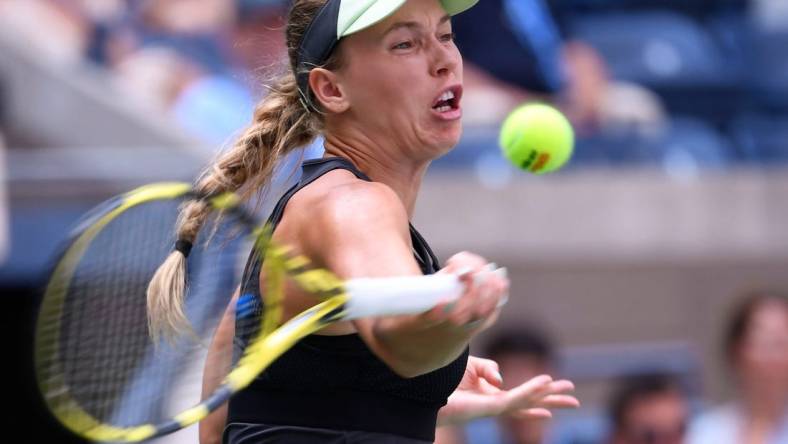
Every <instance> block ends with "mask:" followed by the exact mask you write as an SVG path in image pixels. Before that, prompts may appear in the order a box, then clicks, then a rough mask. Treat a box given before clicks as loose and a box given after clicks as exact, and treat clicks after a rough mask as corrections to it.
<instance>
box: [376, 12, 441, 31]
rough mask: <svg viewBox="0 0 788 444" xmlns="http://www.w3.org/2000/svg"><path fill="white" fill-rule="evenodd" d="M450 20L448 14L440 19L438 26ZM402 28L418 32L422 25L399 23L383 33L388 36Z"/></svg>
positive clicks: (417, 23)
mask: <svg viewBox="0 0 788 444" xmlns="http://www.w3.org/2000/svg"><path fill="white" fill-rule="evenodd" d="M449 20H451V16H450V15H448V14H446V15H444V16H443V18H441V19H440V21H439V22H438V25H442V24H444V23H446V22H448V21H449ZM400 28H409V29H414V30H416V29H419V28H421V23H419V22H397V23H394V24H393V25H391V26H389V28H388V29H386V31H385V32H384V33H383V36H386V35H388V34H389V33H390V32H391V31H394V30H396V29H400Z"/></svg>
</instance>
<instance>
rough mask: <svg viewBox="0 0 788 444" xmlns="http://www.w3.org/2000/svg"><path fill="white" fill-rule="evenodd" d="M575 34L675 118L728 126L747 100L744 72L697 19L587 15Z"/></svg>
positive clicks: (673, 15)
mask: <svg viewBox="0 0 788 444" xmlns="http://www.w3.org/2000/svg"><path fill="white" fill-rule="evenodd" d="M570 29H571V32H572V34H573V35H574V37H575V38H578V39H580V40H583V41H586V42H588V43H589V44H591V45H592V46H593V47H594V48H596V50H597V51H599V53H600V54H601V55H602V57H603V58H604V59H605V61H606V63H607V64H608V69H609V70H610V72H611V74H612V75H613V77H614V78H617V79H621V80H627V81H632V82H635V83H638V84H641V85H644V86H646V87H648V88H651V89H652V90H654V91H655V92H657V93H658V94H659V95H660V96H661V97H662V98H663V100H664V102H665V104H666V106H667V108H668V109H669V110H670V111H671V112H673V113H680V114H691V115H694V116H697V117H700V118H703V119H705V120H708V121H711V122H713V123H723V122H725V121H726V120H728V119H730V117H732V115H734V114H735V110H737V109H740V107H741V102H742V100H743V99H744V96H745V95H744V92H745V91H744V85H743V82H742V79H743V78H744V77H743V73H744V71H745V69H744V66H743V65H742V64H741V63H736V58H729V57H728V56H727V55H726V54H725V53H724V52H723V51H722V49H721V48H720V46H718V45H717V44H716V42H715V40H714V39H713V38H712V36H711V34H710V33H709V32H708V31H707V30H706V29H704V28H703V27H702V26H701V25H700V24H698V23H697V22H696V21H694V20H693V19H691V18H689V17H686V16H683V15H681V14H678V13H675V12H669V11H649V12H630V13H613V14H604V15H601V14H595V15H586V16H584V17H582V18H578V19H576V20H575V21H574V22H573V23H572V24H571V25H570Z"/></svg>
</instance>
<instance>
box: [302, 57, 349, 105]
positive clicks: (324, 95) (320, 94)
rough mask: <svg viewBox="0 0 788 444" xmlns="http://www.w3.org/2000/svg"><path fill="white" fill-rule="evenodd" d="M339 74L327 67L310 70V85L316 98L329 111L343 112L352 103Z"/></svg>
mask: <svg viewBox="0 0 788 444" xmlns="http://www.w3.org/2000/svg"><path fill="white" fill-rule="evenodd" d="M338 80H339V79H338V78H337V75H336V74H335V73H333V72H331V71H329V70H327V69H323V68H314V69H313V70H312V71H310V72H309V86H310V88H312V92H313V93H314V95H315V98H316V99H317V101H318V102H320V104H321V105H322V106H323V109H325V110H326V111H328V112H332V113H342V112H344V111H346V110H347V109H348V108H349V107H350V104H349V103H348V100H347V96H346V95H345V93H344V91H343V88H342V86H341V85H340V84H339V81H338Z"/></svg>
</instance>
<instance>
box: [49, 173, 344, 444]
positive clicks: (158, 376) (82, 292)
mask: <svg viewBox="0 0 788 444" xmlns="http://www.w3.org/2000/svg"><path fill="white" fill-rule="evenodd" d="M195 199H199V200H201V201H203V202H204V203H206V204H207V205H208V206H209V207H210V210H211V214H210V216H209V221H208V223H209V224H212V225H213V227H212V228H211V229H208V228H207V227H208V226H207V225H206V228H205V229H203V230H202V234H201V235H200V236H201V238H200V237H198V239H197V241H195V243H194V248H193V250H192V253H191V254H190V255H189V258H188V279H187V281H188V287H187V288H188V291H187V295H186V298H185V303H184V306H185V314H186V316H187V319H188V320H189V323H190V325H191V327H192V329H193V335H192V334H189V335H182V336H180V337H178V338H177V339H176V340H175V341H172V342H168V341H158V342H157V343H153V342H152V340H151V338H150V336H149V331H148V322H147V298H146V290H147V286H148V283H149V282H150V280H151V277H152V276H153V274H154V273H155V271H156V270H157V268H158V267H159V266H160V265H161V264H162V262H163V261H164V259H165V258H166V257H167V256H168V255H170V254H171V253H172V249H173V244H174V242H175V227H176V221H177V219H178V215H179V211H180V208H181V206H182V205H183V204H184V203H186V202H189V201H193V200H195ZM220 216H221V217H220ZM250 246H252V247H253V248H254V250H255V254H262V255H263V256H264V257H265V261H266V270H267V271H268V273H269V274H271V275H279V276H280V277H281V276H284V275H285V274H286V273H295V274H299V273H308V270H307V268H306V267H305V265H306V264H305V263H304V260H303V259H298V258H292V257H290V256H288V252H287V250H286V249H284V248H279V247H276V248H275V247H274V246H273V245H272V244H271V243H270V230H268V229H267V228H265V227H263V226H260V225H257V224H256V222H255V219H254V218H253V217H252V216H251V215H250V214H249V213H247V212H245V211H244V210H243V208H242V207H241V206H240V204H239V200H238V198H237V197H236V196H235V195H234V194H229V193H227V194H222V195H217V196H203V195H198V194H197V193H194V192H193V191H192V190H191V187H190V185H189V184H185V183H162V184H152V185H148V186H145V187H141V188H138V189H136V190H133V191H131V192H129V193H126V194H124V195H122V196H119V197H117V198H114V199H111V200H110V201H108V202H106V203H105V204H102V205H100V206H98V207H97V208H96V209H95V210H93V211H92V212H91V213H89V214H88V215H87V216H86V217H85V218H84V219H83V221H82V222H80V223H79V224H78V225H77V227H76V228H75V230H74V232H73V233H72V235H71V236H70V238H69V240H68V241H67V242H66V244H65V247H64V248H63V253H62V254H61V255H60V256H59V258H58V260H57V261H56V263H55V265H54V267H53V268H52V273H51V277H50V280H49V283H48V285H47V287H46V290H45V292H44V297H43V300H42V305H41V308H40V310H39V316H38V319H37V323H36V335H35V345H34V346H35V370H36V378H37V382H38V386H39V389H40V393H41V395H42V396H43V398H44V401H45V403H46V405H47V406H48V407H49V409H50V411H51V412H52V413H53V415H54V416H55V417H56V418H57V419H58V420H59V421H60V422H61V423H62V424H63V425H65V426H66V427H67V428H68V429H69V430H71V431H72V432H74V433H76V434H78V435H80V436H82V437H85V438H88V439H90V440H92V441H101V442H137V441H142V440H146V439H150V438H153V437H155V436H160V435H164V434H167V433H170V432H172V431H175V430H178V429H180V428H183V427H185V426H187V425H189V424H192V423H195V422H197V421H199V420H201V419H202V418H204V417H205V416H207V415H208V414H209V413H210V412H211V411H213V410H215V409H216V408H218V407H219V406H220V405H222V404H223V403H224V402H225V401H227V399H228V398H229V397H230V396H232V395H233V394H234V393H236V392H237V391H239V390H241V389H242V388H244V387H246V386H247V385H248V384H249V383H250V382H251V381H252V380H253V379H254V378H255V377H256V376H257V375H258V374H259V373H260V372H261V371H262V370H263V369H264V368H265V367H266V366H267V365H268V364H270V363H271V362H273V361H274V360H275V359H276V358H277V357H278V356H279V355H281V354H282V353H284V352H285V351H286V350H287V349H288V348H290V347H291V346H292V345H293V344H294V343H295V342H297V341H298V340H299V339H300V338H301V337H303V336H306V335H308V334H310V333H312V332H314V331H316V330H318V329H319V328H321V327H322V326H324V325H325V324H326V323H328V322H330V321H331V320H332V319H335V318H336V315H337V314H338V312H340V311H341V310H342V307H343V305H344V299H343V298H344V296H343V294H342V291H334V292H333V294H332V295H334V296H338V297H335V298H333V299H331V300H329V301H326V302H323V303H322V304H319V305H317V306H315V307H313V308H312V309H311V310H308V311H307V312H305V313H302V314H301V315H299V316H297V317H295V318H293V319H292V320H291V321H290V322H288V323H287V324H286V325H285V326H282V328H279V329H275V328H276V327H278V326H279V323H280V321H281V313H282V310H281V308H280V307H279V305H280V302H281V298H282V296H283V294H282V286H281V285H278V286H272V285H269V286H267V287H266V289H265V291H264V293H265V301H261V300H258V301H255V302H256V304H257V305H258V313H257V316H255V317H252V318H251V320H250V322H249V323H248V328H250V329H254V331H253V332H252V333H251V334H249V332H246V333H247V334H246V336H247V337H250V338H251V339H250V341H249V342H248V343H247V344H246V346H245V347H244V348H243V349H241V350H235V353H233V350H232V347H228V348H227V349H225V350H220V352H221V353H226V354H229V355H234V357H232V358H228V359H231V362H232V365H231V366H230V369H229V370H228V373H227V374H226V375H223V379H222V381H221V383H220V384H218V388H217V389H216V390H214V391H213V392H212V393H210V394H208V395H207V396H206V397H203V395H202V393H201V389H200V387H201V380H202V376H203V374H202V371H203V366H204V363H205V355H206V352H207V348H208V345H209V344H210V342H211V339H212V338H213V335H214V333H215V330H216V327H217V325H218V323H219V321H220V319H221V317H222V316H223V315H224V312H225V309H226V308H227V307H228V303H229V302H230V299H231V296H232V294H233V291H234V290H235V288H236V287H237V286H238V283H239V281H240V277H241V270H242V268H243V267H242V265H243V262H244V259H246V255H247V254H246V253H247V252H248V251H249V247H250ZM288 266H289V268H287V267H288ZM337 283H338V280H337ZM337 285H338V286H341V283H338V284H337ZM233 308H234V307H233V306H231V307H230V309H231V310H232V309H233ZM236 328H237V327H236ZM244 328H246V327H244Z"/></svg>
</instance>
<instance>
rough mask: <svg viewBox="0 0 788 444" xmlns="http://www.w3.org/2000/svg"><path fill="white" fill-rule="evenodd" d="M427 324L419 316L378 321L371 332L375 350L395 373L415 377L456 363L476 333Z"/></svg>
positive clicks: (457, 327)
mask: <svg viewBox="0 0 788 444" xmlns="http://www.w3.org/2000/svg"><path fill="white" fill-rule="evenodd" d="M425 324H426V325H425ZM427 325H429V323H427V322H425V320H424V319H423V317H420V316H418V317H417V316H411V317H396V318H380V319H377V320H375V321H373V325H372V329H371V330H372V339H373V341H374V346H373V348H375V349H376V350H375V351H376V352H377V353H378V354H379V355H382V356H383V357H384V360H385V361H386V362H387V363H388V364H389V366H390V367H391V368H392V370H394V371H395V372H397V373H398V374H400V375H402V376H404V377H415V376H418V375H422V374H424V373H429V372H431V371H433V370H436V369H438V368H441V367H444V366H446V365H447V364H449V363H450V362H452V361H453V360H455V359H456V358H457V356H459V355H460V354H461V353H462V352H463V351H464V350H465V348H466V347H467V346H468V341H470V339H471V337H472V336H473V334H474V333H475V330H474V329H471V328H468V327H464V326H456V325H453V324H450V323H446V322H441V323H439V324H436V325H432V326H427Z"/></svg>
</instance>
